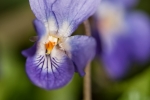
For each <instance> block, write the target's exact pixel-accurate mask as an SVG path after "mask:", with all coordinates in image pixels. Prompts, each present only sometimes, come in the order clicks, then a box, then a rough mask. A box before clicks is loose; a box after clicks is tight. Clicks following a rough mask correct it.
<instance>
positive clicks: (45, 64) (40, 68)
mask: <svg viewBox="0 0 150 100" xmlns="http://www.w3.org/2000/svg"><path fill="white" fill-rule="evenodd" d="M26 72H27V74H28V76H29V78H30V79H31V81H32V82H33V83H34V84H36V85H37V86H39V87H41V88H44V89H47V90H51V89H57V88H61V87H63V86H64V85H66V84H67V83H68V82H70V80H71V79H72V77H73V74H74V66H73V63H72V61H71V60H70V59H69V58H68V57H67V55H66V54H65V53H64V52H63V51H61V50H59V49H58V47H57V46H55V48H54V49H53V50H52V52H51V54H50V55H37V54H35V55H34V56H32V57H31V56H30V57H28V58H27V62H26Z"/></svg>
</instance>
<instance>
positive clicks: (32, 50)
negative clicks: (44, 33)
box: [21, 43, 36, 58]
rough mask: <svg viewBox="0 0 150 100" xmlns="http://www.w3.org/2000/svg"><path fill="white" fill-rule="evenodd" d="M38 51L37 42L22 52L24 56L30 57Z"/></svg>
mask: <svg viewBox="0 0 150 100" xmlns="http://www.w3.org/2000/svg"><path fill="white" fill-rule="evenodd" d="M35 51H36V43H35V44H34V45H33V46H32V47H30V48H29V49H26V50H23V51H22V52H21V53H22V55H23V56H24V57H26V58H27V57H29V56H33V55H34V54H35Z"/></svg>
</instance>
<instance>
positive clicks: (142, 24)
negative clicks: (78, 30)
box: [93, 0, 150, 79]
mask: <svg viewBox="0 0 150 100" xmlns="http://www.w3.org/2000/svg"><path fill="white" fill-rule="evenodd" d="M131 1H132V0H131ZM95 20H96V21H95V22H96V29H95V30H97V31H95V32H94V34H93V35H94V37H95V38H96V40H97V44H98V46H97V47H98V48H97V51H98V52H97V53H99V54H100V59H102V63H103V65H104V66H105V67H104V68H105V69H106V71H107V72H108V74H109V76H110V77H111V78H112V79H121V78H123V77H124V76H125V74H126V73H127V70H128V69H129V66H130V65H131V63H133V62H135V61H136V62H139V63H144V62H145V61H146V60H147V59H148V57H149V56H150V44H149V43H150V19H149V18H148V17H147V16H146V14H144V13H142V12H137V11H135V12H127V10H126V8H125V7H124V6H122V4H120V3H116V2H112V1H111V0H105V1H102V2H101V5H100V6H99V9H98V10H97V12H96V13H95Z"/></svg>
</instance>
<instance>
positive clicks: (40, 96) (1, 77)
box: [0, 0, 150, 100]
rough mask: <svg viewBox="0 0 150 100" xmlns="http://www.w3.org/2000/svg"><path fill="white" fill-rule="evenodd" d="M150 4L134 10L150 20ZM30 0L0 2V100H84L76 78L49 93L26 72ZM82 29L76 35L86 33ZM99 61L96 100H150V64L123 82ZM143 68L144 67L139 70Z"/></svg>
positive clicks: (94, 88)
mask: <svg viewBox="0 0 150 100" xmlns="http://www.w3.org/2000/svg"><path fill="white" fill-rule="evenodd" d="M149 4H150V0H140V2H139V4H138V5H137V6H136V7H135V8H133V9H138V10H142V11H145V12H146V13H147V14H148V15H149V16H150V6H149ZM33 19H34V15H33V14H32V12H31V10H30V7H29V4H28V0H1V1H0V100H82V99H83V95H82V94H83V92H82V91H83V89H82V88H83V85H82V81H83V78H81V77H80V76H79V75H78V74H75V76H74V78H73V80H72V81H71V83H70V84H68V85H67V86H65V87H63V88H61V89H58V90H53V91H46V90H43V89H40V88H38V87H36V86H34V85H33V84H32V83H31V81H30V80H29V79H28V77H27V75H26V72H25V58H24V57H23V56H22V55H21V51H22V50H23V49H26V48H29V47H30V46H31V45H32V44H33V43H32V42H30V41H29V38H30V37H32V36H34V35H35V31H34V29H33V26H32V20H33ZM83 32H84V29H83V25H81V26H80V27H79V28H78V30H77V31H76V32H75V33H76V34H78V33H83ZM100 66H101V65H99V63H98V60H94V61H93V62H92V95H93V97H92V98H93V100H150V64H149V61H148V62H147V63H146V64H145V65H144V66H141V65H137V64H134V65H133V68H132V69H131V70H130V71H129V72H128V76H127V77H126V78H124V79H122V80H120V81H112V80H110V79H109V78H108V77H107V75H106V73H105V71H104V70H103V67H100ZM136 66H141V67H136Z"/></svg>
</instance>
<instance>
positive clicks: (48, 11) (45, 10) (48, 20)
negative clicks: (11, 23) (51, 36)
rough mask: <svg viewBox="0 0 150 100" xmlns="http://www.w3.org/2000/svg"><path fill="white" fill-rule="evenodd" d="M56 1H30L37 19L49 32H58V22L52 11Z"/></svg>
mask: <svg viewBox="0 0 150 100" xmlns="http://www.w3.org/2000/svg"><path fill="white" fill-rule="evenodd" d="M55 1H56V0H29V2H30V7H31V9H32V11H33V13H34V14H35V16H36V18H37V19H38V20H39V21H41V22H42V23H44V24H45V25H46V26H47V27H48V28H49V30H52V31H57V29H58V26H57V21H56V18H55V14H54V12H53V11H52V6H53V4H54V3H55Z"/></svg>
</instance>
